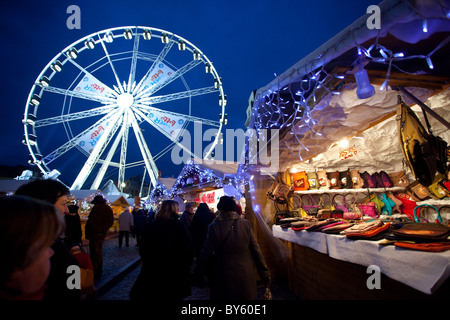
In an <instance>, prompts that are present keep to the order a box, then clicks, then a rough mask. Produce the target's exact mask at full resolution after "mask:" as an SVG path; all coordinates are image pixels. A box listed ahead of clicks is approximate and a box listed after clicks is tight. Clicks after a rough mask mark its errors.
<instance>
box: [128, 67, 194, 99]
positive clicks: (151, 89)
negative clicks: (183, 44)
mask: <svg viewBox="0 0 450 320" xmlns="http://www.w3.org/2000/svg"><path fill="white" fill-rule="evenodd" d="M201 62H202V61H201V60H192V61H191V62H189V63H187V64H186V65H184V66H183V67H181V68H180V69H178V70H177V71H175V72H174V73H173V74H171V75H170V77H166V78H165V79H164V80H163V81H161V82H158V83H157V84H156V85H154V86H149V87H148V88H146V89H144V90H141V91H140V92H138V93H137V94H136V99H138V98H140V97H141V96H143V95H145V96H150V95H152V94H153V93H155V92H157V91H158V90H160V89H162V88H164V87H165V86H167V85H168V84H169V83H171V82H172V81H174V80H176V79H178V78H180V77H181V76H183V75H184V74H186V73H187V72H189V71H190V70H192V69H194V68H195V67H196V66H197V65H199V64H200V63H201Z"/></svg>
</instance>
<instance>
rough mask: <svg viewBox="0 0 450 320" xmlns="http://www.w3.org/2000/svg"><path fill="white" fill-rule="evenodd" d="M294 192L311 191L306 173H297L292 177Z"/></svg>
mask: <svg viewBox="0 0 450 320" xmlns="http://www.w3.org/2000/svg"><path fill="white" fill-rule="evenodd" d="M292 181H293V186H294V191H306V190H308V189H309V181H308V176H307V175H306V172H305V171H301V172H296V173H294V174H293V175H292Z"/></svg>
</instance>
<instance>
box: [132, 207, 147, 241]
mask: <svg viewBox="0 0 450 320" xmlns="http://www.w3.org/2000/svg"><path fill="white" fill-rule="evenodd" d="M133 223H134V226H133V230H134V233H135V235H136V246H140V244H141V240H142V234H143V232H144V229H145V225H146V224H147V216H146V215H145V213H144V210H142V209H138V210H137V212H136V214H135V215H134V222H133Z"/></svg>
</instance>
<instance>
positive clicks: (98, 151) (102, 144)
mask: <svg viewBox="0 0 450 320" xmlns="http://www.w3.org/2000/svg"><path fill="white" fill-rule="evenodd" d="M121 115H122V114H121V113H117V114H116V115H115V116H114V117H113V118H112V119H111V120H112V122H113V123H112V124H111V125H109V126H107V127H106V129H105V132H104V133H103V134H102V135H101V137H100V139H99V140H98V141H97V143H96V145H95V148H94V149H93V150H92V152H91V154H90V155H89V158H88V159H87V160H86V162H85V164H84V166H83V168H81V171H80V173H79V174H78V176H77V178H76V179H75V181H74V182H73V184H72V187H71V189H72V190H79V189H81V187H82V186H83V184H84V182H85V181H86V179H87V177H88V176H89V174H90V173H91V171H92V169H93V167H94V165H95V164H97V163H98V161H99V159H100V156H101V155H102V153H103V152H104V151H105V148H106V146H107V145H108V143H109V141H110V140H111V137H112V136H113V135H114V134H115V133H116V131H117V129H118V128H119V125H120V124H121V123H122V121H121V119H120V118H121Z"/></svg>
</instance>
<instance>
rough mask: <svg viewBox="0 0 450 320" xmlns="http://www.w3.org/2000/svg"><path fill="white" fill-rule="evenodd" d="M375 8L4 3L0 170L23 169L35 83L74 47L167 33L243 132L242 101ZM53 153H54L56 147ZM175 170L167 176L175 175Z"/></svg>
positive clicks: (230, 2) (362, 4) (347, 4)
mask: <svg viewBox="0 0 450 320" xmlns="http://www.w3.org/2000/svg"><path fill="white" fill-rule="evenodd" d="M377 3H378V2H377V1H366V0H364V1H356V0H353V1H349V0H341V1H331V0H326V1H324V0H322V1H303V0H296V1H294V0H258V1H249V0H244V1H243V0H238V1H236V0H227V1H214V0H207V1H199V0H193V1H185V0H181V1H174V0H172V1H171V0H164V1H161V0H160V1H151V0H150V1H149V0H147V1H140V0H128V1H113V0H111V1H105V0H98V1H92V0H90V1H65V0H61V1H8V2H6V3H5V2H2V4H1V5H0V26H1V30H2V45H1V50H0V64H1V71H2V77H1V80H0V81H1V85H0V92H1V97H2V101H1V104H0V110H1V117H0V123H1V125H0V139H1V140H0V143H1V149H0V165H12V166H14V165H18V164H26V163H27V160H28V150H27V148H26V146H25V145H23V144H22V143H21V141H22V137H23V126H22V123H21V120H22V118H23V113H24V109H25V103H26V100H27V96H28V94H29V92H30V89H31V87H32V85H33V82H34V80H35V79H36V77H37V76H38V75H39V73H40V72H41V71H42V69H43V68H44V67H45V65H46V64H47V63H48V62H49V61H50V60H51V59H52V58H53V57H54V56H55V55H56V54H57V53H58V52H60V51H61V50H62V49H64V48H65V47H66V46H68V45H69V44H71V43H73V42H74V41H76V40H78V39H80V38H82V37H84V36H86V35H88V34H91V33H93V32H96V31H100V30H104V29H107V28H112V27H120V26H126V25H136V26H149V27H154V28H159V29H164V30H167V31H170V32H173V33H175V34H177V35H179V36H181V37H183V38H185V39H187V40H189V41H190V42H192V43H193V44H195V45H196V46H197V47H198V48H200V49H201V50H202V51H203V52H204V53H205V54H206V56H207V57H208V58H209V59H210V60H211V61H212V62H213V63H214V66H215V68H216V70H217V71H218V73H219V75H220V76H221V77H222V81H223V85H224V89H225V93H226V94H227V98H228V104H227V113H228V128H244V122H245V120H246V113H245V111H246V109H247V103H248V97H249V95H250V93H251V91H252V90H255V89H258V88H260V87H262V86H264V85H266V84H267V83H269V82H270V81H272V80H273V79H274V74H281V73H282V72H284V71H285V70H286V69H288V68H289V67H291V66H292V65H293V64H295V63H296V62H297V61H299V60H301V59H302V58H303V57H304V56H306V55H307V54H309V53H310V52H312V51H313V50H315V49H316V48H317V47H318V46H320V45H321V44H323V43H324V42H326V41H327V40H329V39H330V38H332V37H333V36H334V35H336V34H337V33H338V32H340V31H341V30H342V29H344V28H345V27H347V26H348V25H349V24H351V23H353V22H354V21H355V20H357V19H358V18H360V17H361V16H363V15H365V14H366V9H367V7H368V6H369V5H371V4H377ZM72 4H76V5H78V6H79V7H80V9H81V29H79V30H76V29H73V30H70V29H68V28H67V26H66V21H67V19H68V18H69V14H67V13H66V9H67V7H68V6H69V5H72ZM55 147H56V146H55ZM180 170H181V167H180V168H179V169H178V170H177V171H175V172H167V175H172V174H173V175H175V176H176V175H177V174H178V173H179V171H180Z"/></svg>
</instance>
